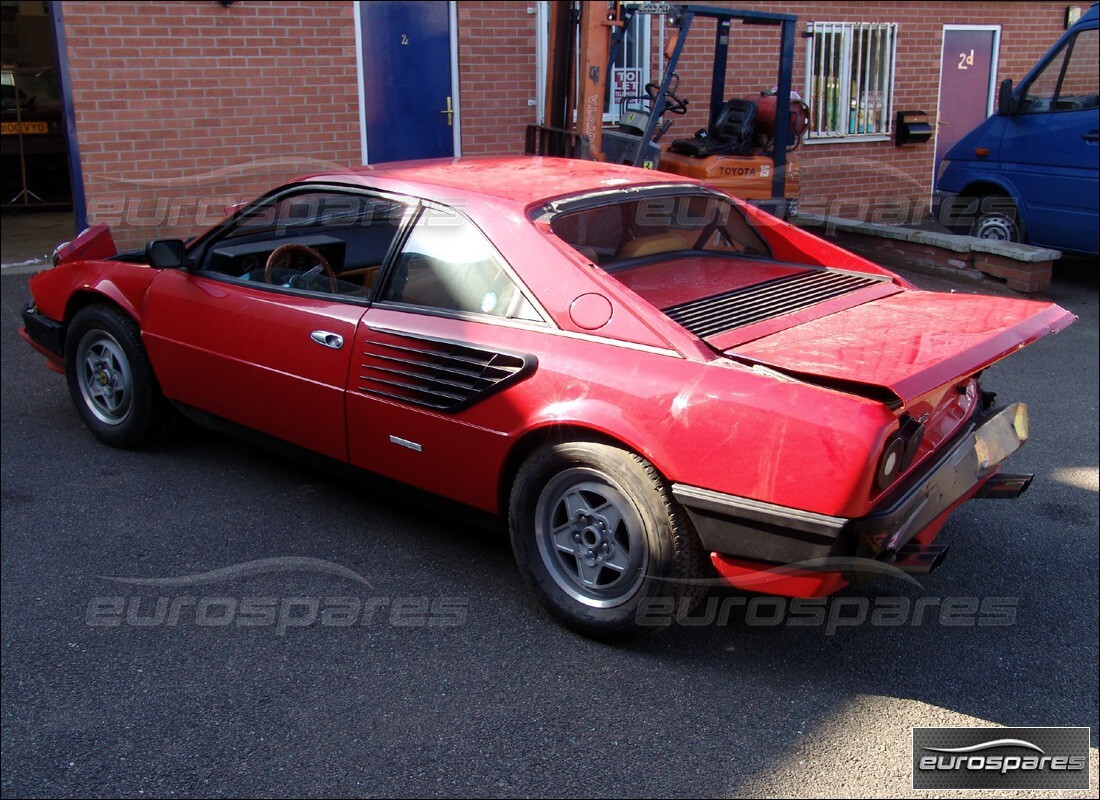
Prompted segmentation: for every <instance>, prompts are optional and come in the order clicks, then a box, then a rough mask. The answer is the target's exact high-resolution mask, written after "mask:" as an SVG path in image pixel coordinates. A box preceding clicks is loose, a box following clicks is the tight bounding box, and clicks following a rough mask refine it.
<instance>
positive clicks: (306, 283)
mask: <svg viewBox="0 0 1100 800" xmlns="http://www.w3.org/2000/svg"><path fill="white" fill-rule="evenodd" d="M407 211H408V206H407V205H406V204H404V203H401V202H398V201H395V200H393V199H390V198H385V197H379V196H374V195H368V194H363V193H359V192H339V191H324V190H318V191H305V192H296V193H292V194H288V195H284V196H282V197H279V198H278V199H275V200H272V201H268V202H266V203H261V204H259V205H257V206H255V207H254V208H252V209H248V210H246V211H245V212H244V213H242V214H241V216H240V217H239V218H238V219H237V221H236V222H235V224H234V225H233V226H232V227H231V228H230V229H229V230H228V231H225V232H224V233H223V234H222V235H221V237H220V238H219V239H218V240H217V241H215V242H213V243H212V244H211V245H210V246H209V248H208V249H207V250H206V252H205V256H204V259H203V265H202V268H203V269H204V270H206V271H209V272H215V273H219V274H222V275H226V276H228V277H231V278H236V279H239V280H243V281H249V282H254V283H259V284H266V285H270V286H276V287H279V288H283V289H298V290H303V291H310V292H320V293H324V294H340V295H344V296H348V297H358V298H365V297H367V296H369V294H370V292H371V289H372V287H373V285H374V282H375V281H376V280H377V278H378V275H379V273H380V271H381V267H382V262H383V261H384V260H385V258H386V255H387V253H389V250H390V247H391V246H392V244H393V241H394V239H395V238H396V236H397V233H398V231H399V230H400V228H401V224H402V220H403V218H404V216H405V214H406V213H407Z"/></svg>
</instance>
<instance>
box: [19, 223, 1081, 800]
mask: <svg viewBox="0 0 1100 800" xmlns="http://www.w3.org/2000/svg"><path fill="white" fill-rule="evenodd" d="M5 227H7V223H6V222H5ZM6 260H7V257H6V256H5V261H6ZM13 263H14V262H13ZM21 271H22V270H21V269H20V268H15V269H11V270H9V269H4V272H3V277H2V279H0V281H2V316H0V319H2V321H3V325H2V328H0V342H2V398H0V400H2V402H0V409H2V415H0V418H2V431H3V435H2V459H0V473H2V496H3V502H2V565H0V578H2V580H0V598H2V621H0V647H2V650H0V652H2V660H0V670H2V708H0V723H2V744H0V752H2V758H0V761H2V764H0V787H2V789H3V795H4V797H5V798H6V797H21V796H57V797H84V796H92V797H96V796H108V795H110V796H125V797H141V796H152V795H156V796H169V797H170V796H181V795H186V796H195V795H199V796H224V797H229V796H252V795H255V796H293V797H314V796H352V795H354V796H470V795H477V796H517V795H519V796H530V795H555V796H583V797H618V796H641V795H651V796H683V795H693V796H782V797H802V796H835V797H860V796H889V797H907V796H910V795H911V794H912V789H911V788H910V787H911V784H910V777H911V761H910V757H911V753H910V730H911V728H912V727H913V726H919V725H952V726H957V725H993V726H1063V725H1064V726H1088V727H1090V728H1091V730H1092V733H1091V745H1092V747H1091V769H1092V786H1093V789H1092V790H1091V791H1082V792H1078V793H1077V795H1076V796H1081V797H1095V796H1096V793H1095V787H1096V773H1097V749H1096V745H1097V727H1098V719H1097V716H1098V710H1097V708H1098V678H1097V663H1098V654H1097V636H1098V622H1097V587H1098V577H1097V546H1098V533H1097V532H1098V503H1097V501H1098V496H1097V495H1098V478H1097V475H1098V470H1097V465H1098V462H1100V458H1098V451H1097V442H1098V431H1097V420H1098V417H1100V414H1098V408H1097V406H1098V402H1097V400H1098V388H1097V386H1098V383H1097V363H1098V335H1097V334H1098V330H1100V318H1098V302H1097V301H1098V287H1097V274H1098V268H1097V265H1096V264H1095V263H1091V264H1090V263H1086V262H1079V263H1077V264H1071V265H1068V266H1060V267H1059V271H1058V274H1057V276H1056V280H1055V284H1054V286H1053V288H1052V289H1051V291H1050V292H1049V297H1050V298H1052V299H1054V300H1055V301H1057V302H1059V303H1061V304H1062V305H1064V306H1065V307H1067V308H1069V309H1070V310H1072V311H1073V312H1074V313H1076V314H1078V315H1079V317H1080V320H1079V321H1078V322H1077V323H1076V324H1074V325H1073V326H1071V327H1070V328H1069V329H1068V330H1066V331H1065V332H1063V333H1062V334H1060V335H1058V336H1053V337H1048V338H1047V339H1045V340H1043V341H1041V342H1039V343H1037V344H1035V345H1034V346H1032V347H1029V348H1028V349H1026V350H1024V351H1023V352H1021V353H1018V354H1015V355H1014V356H1012V357H1011V358H1009V359H1008V360H1007V361H1005V362H1003V363H1002V364H999V365H997V366H996V367H994V368H992V369H990V370H989V371H988V372H987V374H986V378H985V381H984V383H985V387H986V388H987V389H992V390H994V391H996V392H998V394H999V396H1000V398H1001V399H1002V400H1023V401H1026V402H1027V403H1028V404H1029V405H1030V409H1031V441H1030V442H1029V443H1028V445H1027V446H1026V447H1025V448H1024V449H1023V450H1022V451H1020V452H1019V453H1018V454H1016V455H1015V456H1014V457H1013V459H1012V461H1011V462H1010V464H1011V469H1012V470H1013V471H1019V472H1035V473H1037V478H1036V481H1035V484H1034V485H1033V486H1032V488H1031V489H1030V490H1029V491H1028V492H1027V493H1026V494H1025V495H1024V496H1023V497H1022V498H1021V499H1019V500H1017V501H1013V502H1003V501H989V500H987V501H974V502H971V503H968V504H967V505H965V506H963V507H962V508H961V509H960V510H959V511H958V512H957V513H956V514H955V515H954V516H953V517H952V518H951V520H950V521H949V523H948V525H947V526H946V528H945V530H944V533H943V534H942V540H943V541H944V542H946V543H948V544H949V545H950V546H951V553H950V555H949V557H948V559H947V561H946V562H945V564H944V565H943V567H942V568H940V569H939V570H938V571H936V572H934V573H933V574H931V575H929V576H924V577H921V578H920V579H919V585H916V584H911V583H906V582H901V581H898V580H895V579H891V578H883V579H880V580H879V581H877V582H875V583H872V584H869V585H866V586H863V587H860V588H856V589H847V590H845V591H844V592H842V593H841V594H840V595H838V596H837V597H836V598H834V599H833V600H831V601H830V602H828V603H825V604H822V605H821V606H820V609H821V611H820V617H821V619H817V617H816V616H815V615H813V614H811V615H809V616H806V615H803V614H801V613H798V612H796V610H795V609H794V608H793V607H792V606H790V605H789V604H785V603H780V602H773V601H771V600H767V599H761V598H756V597H754V596H751V595H744V594H740V593H737V592H733V591H715V592H714V593H713V594H712V595H711V597H710V598H709V603H710V605H709V606H704V609H703V611H702V612H700V614H699V615H697V616H696V617H695V618H693V619H687V620H673V624H671V625H670V626H668V628H667V629H666V630H663V631H662V632H660V633H658V634H656V635H652V636H646V637H642V638H639V639H637V640H633V641H629V642H625V643H619V644H614V645H609V644H600V643H597V642H593V641H590V640H587V639H585V638H582V637H579V636H577V635H574V634H572V633H570V632H569V631H566V630H564V629H563V628H561V627H560V626H558V625H557V624H555V623H554V622H553V621H552V620H551V619H550V618H549V617H548V616H547V614H546V613H544V612H543V611H542V610H541V608H540V607H539V606H538V605H537V604H536V602H535V601H534V600H533V599H532V597H531V595H529V594H528V592H527V591H526V590H525V589H524V587H523V586H522V584H521V582H520V579H519V576H518V573H517V570H516V568H515V565H514V563H513V561H512V557H511V553H510V551H509V548H508V544H507V541H506V539H505V538H504V537H502V536H500V535H499V534H496V533H493V532H492V531H485V530H482V529H480V528H477V527H473V526H471V525H469V524H465V523H461V522H458V521H456V520H455V519H454V518H453V517H452V516H450V515H448V514H447V513H446V512H445V511H441V510H439V509H433V508H431V507H426V505H427V504H423V503H413V504H410V503H409V502H407V501H406V500H404V499H401V498H397V497H394V496H392V495H391V494H390V493H388V492H386V491H385V490H382V489H379V488H376V487H365V486H363V485H361V484H359V483H356V482H349V481H346V480H343V479H340V478H336V477H333V476H330V475H328V474H325V473H322V472H317V471H316V470H313V469H310V468H308V467H306V466H304V465H302V464H301V463H299V462H296V461H293V460H289V459H287V458H284V457H281V456H276V455H273V454H270V453H268V452H266V451H264V450H261V449H258V448H256V447H254V446H250V445H247V444H243V443H241V442H238V441H236V440H234V439H230V438H227V437H224V436H221V435H218V434H214V433H208V432H204V431H201V430H198V429H195V428H191V427H187V428H184V429H183V430H182V431H181V432H179V433H177V435H175V436H174V437H172V438H170V439H168V440H166V441H164V442H162V443H161V444H159V445H157V446H154V447H151V448H149V449H146V450H141V451H136V452H129V451H119V450H114V449H111V448H109V447H106V446H104V445H102V444H100V443H98V442H97V441H96V440H95V439H93V437H92V436H91V434H90V433H89V432H88V431H87V430H86V429H85V428H84V427H83V426H82V425H81V423H80V422H79V420H78V418H77V415H76V413H75V411H74V410H73V408H72V406H71V404H70V402H69V398H68V395H67V392H66V389H65V383H64V379H63V378H62V377H61V376H60V375H57V374H55V373H52V372H49V371H48V370H46V369H45V367H44V362H43V359H42V358H41V357H40V356H38V355H37V354H36V353H34V352H33V351H32V350H31V349H30V348H29V347H27V346H26V345H25V344H23V342H22V341H21V340H20V338H19V336H18V333H17V328H18V326H19V324H20V323H19V307H20V305H21V303H22V301H23V300H24V298H25V296H26V293H27V275H26V274H20V272H21ZM913 277H914V280H915V281H916V282H917V283H918V284H921V285H927V286H933V287H934V288H940V289H946V290H950V289H951V288H952V287H951V286H950V284H948V283H947V282H945V281H942V280H939V279H930V278H924V277H922V276H913ZM958 288H960V289H965V290H973V287H972V286H965V287H958ZM135 581H136V582H135ZM899 609H902V611H900V612H899ZM708 612H709V613H708ZM918 612H919V613H918ZM899 614H900V616H899ZM929 794H930V793H929ZM972 794H974V795H975V796H980V793H972ZM951 796H961V793H951ZM1020 796H1028V794H1027V793H1025V792H1021V793H1020ZM1030 796H1046V795H1045V794H1044V793H1042V792H1031V793H1030ZM1061 796H1074V793H1072V792H1070V793H1062V794H1061Z"/></svg>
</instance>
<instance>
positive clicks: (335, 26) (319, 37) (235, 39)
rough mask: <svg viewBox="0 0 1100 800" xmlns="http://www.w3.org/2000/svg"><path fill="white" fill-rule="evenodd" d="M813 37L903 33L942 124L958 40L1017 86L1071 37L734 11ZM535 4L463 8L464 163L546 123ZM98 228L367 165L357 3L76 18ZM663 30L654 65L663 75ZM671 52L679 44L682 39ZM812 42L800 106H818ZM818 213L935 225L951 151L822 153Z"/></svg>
mask: <svg viewBox="0 0 1100 800" xmlns="http://www.w3.org/2000/svg"><path fill="white" fill-rule="evenodd" d="M715 4H717V5H727V6H733V7H738V8H751V9H763V10H771V11H781V12H787V13H794V14H796V15H797V16H798V18H799V28H800V29H804V25H805V23H806V22H809V21H815V20H816V21H823V22H824V21H829V22H858V21H868V22H896V23H898V25H899V30H898V48H897V79H896V83H895V87H896V90H897V98H896V101H895V109H902V108H906V109H909V108H912V109H922V110H925V111H927V112H928V113H929V115H930V117H931V121H932V122H933V124H934V123H935V121H936V112H937V109H936V101H937V95H938V90H939V70H940V67H939V65H940V47H941V43H942V38H943V25H945V24H967V23H969V24H1000V25H1002V36H1001V46H1000V62H999V70H998V71H999V75H998V78H1001V77H1012V78H1014V79H1017V80H1018V79H1019V78H1020V77H1022V76H1023V74H1024V73H1025V72H1026V71H1027V70H1028V68H1030V67H1031V65H1032V64H1033V63H1034V62H1035V61H1036V59H1038V58H1039V56H1041V55H1042V54H1043V53H1044V52H1045V51H1046V49H1047V48H1048V47H1049V46H1050V44H1051V43H1053V42H1054V40H1055V39H1056V38H1057V37H1058V35H1059V34H1060V33H1061V32H1062V17H1063V13H1064V10H1065V5H1064V3H1062V2H1060V1H1054V2H1020V3H1007V2H997V3H984V2H903V3H892V4H878V3H865V2H782V3H779V2H762V1H759V0H756V1H754V0H744V1H740V0H739V2H736V3H731V2H726V3H723V2H717V3H715ZM534 5H535V3H534V1H533V0H521V1H520V2H514V1H511V2H488V1H482V0H462V2H460V3H459V4H458V25H459V36H458V39H459V77H460V90H461V93H460V103H461V111H462V114H461V125H462V151H463V153H464V154H465V155H483V154H514V153H519V152H521V151H522V147H523V129H524V127H525V126H526V125H527V124H528V123H530V122H533V121H534V120H535V109H534V107H532V105H531V104H530V101H531V100H533V99H534V98H535V97H536V93H537V88H536V84H535V16H534V14H533V13H528V10H529V9H532V10H533V8H534ZM62 8H63V13H64V20H65V30H66V36H67V39H68V60H69V65H70V75H71V80H72V89H73V98H74V104H75V110H76V123H77V132H78V139H79V145H80V156H81V163H82V166H83V170H84V180H85V194H86V198H87V203H88V211H89V219H90V221H92V222H95V221H108V222H110V223H112V225H113V226H115V229H116V235H117V237H118V238H119V240H120V244H122V245H123V246H133V245H137V244H140V243H141V242H143V241H144V240H146V239H147V238H150V237H151V236H170V235H178V234H183V233H191V232H194V231H195V230H196V228H201V227H203V225H205V224H210V223H212V222H214V221H215V220H216V219H217V218H218V217H219V216H220V214H221V212H222V210H223V209H224V206H225V205H226V204H228V203H230V202H236V201H239V200H243V199H247V198H250V197H252V196H254V195H256V194H257V193H258V192H260V191H262V190H263V189H265V188H268V187H271V186H272V185H275V184H277V183H279V182H281V181H283V180H285V179H286V178H288V177H290V176H292V175H295V174H299V173H302V172H306V171H310V170H311V169H314V168H315V167H316V166H319V165H320V166H324V165H334V164H335V165H343V164H351V163H358V162H359V160H360V151H359V121H358V120H359V108H358V98H357V77H356V55H355V20H354V11H353V8H354V7H353V5H352V3H351V2H348V1H347V0H343V1H342V2H311V1H310V0H300V1H299V2H295V1H294V0H285V2H262V1H261V0H240V1H239V2H235V3H233V4H232V5H230V7H229V8H223V7H222V6H221V5H220V4H219V3H216V2H214V1H213V0H179V2H171V3H169V2H144V3H133V2H71V1H66V2H64V3H63V6H62ZM707 25H710V23H704V24H702V25H701V26H700V30H699V31H698V35H696V36H693V37H692V39H691V40H689V44H688V48H687V51H686V53H685V56H684V58H683V60H682V61H681V67H680V70H679V72H680V76H681V85H680V89H681V94H682V95H683V96H686V97H689V98H690V99H692V100H693V101H694V104H693V111H692V113H691V114H689V115H688V116H686V117H676V118H674V121H675V127H674V128H673V130H672V131H671V132H670V134H669V136H668V139H669V140H671V139H672V138H675V137H677V136H690V135H691V133H693V132H694V131H695V130H696V129H697V128H699V127H702V126H703V124H704V123H705V114H706V105H707V100H708V97H709V85H710V61H709V58H710V49H711V46H712V35H711V30H712V26H711V28H707ZM656 30H657V25H656V24H654V43H653V53H654V57H655V60H656V54H657V50H658V48H657V42H656V38H657V36H656ZM669 36H670V35H669ZM778 47H779V40H778V33H777V31H776V30H775V29H772V28H764V27H744V26H741V25H739V24H735V25H734V31H733V39H732V46H731V50H730V63H729V71H728V79H727V94H728V95H729V96H737V95H742V96H744V95H751V94H753V93H755V92H758V91H759V90H761V89H764V88H771V86H772V85H774V82H775V78H774V75H775V63H776V58H777V53H778ZM804 75H805V40H804V39H802V38H799V39H797V40H796V43H795V67H794V88H795V89H796V90H797V91H799V92H803V93H804V89H805V87H804V85H803V83H804ZM798 155H799V157H800V158H801V159H802V162H803V173H802V174H803V179H802V187H803V189H802V204H803V207H804V208H805V209H807V210H810V211H817V212H818V213H830V214H834V215H838V216H851V217H861V218H869V219H873V220H874V221H881V222H887V223H898V222H903V221H905V219H904V218H915V217H918V216H919V215H920V213H921V212H923V210H924V209H925V208H926V206H927V203H928V199H929V194H930V191H931V183H932V170H933V157H934V144H933V143H932V142H928V143H927V144H923V145H916V146H911V147H906V148H895V147H894V146H893V143H892V142H877V143H859V144H849V143H836V144H823V145H813V146H809V145H805V146H803V147H801V148H799V150H798Z"/></svg>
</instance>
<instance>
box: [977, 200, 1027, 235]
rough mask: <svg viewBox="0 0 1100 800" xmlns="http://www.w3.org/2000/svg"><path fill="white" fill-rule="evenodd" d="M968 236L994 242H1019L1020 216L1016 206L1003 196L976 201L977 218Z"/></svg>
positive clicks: (1020, 232) (1020, 233)
mask: <svg viewBox="0 0 1100 800" xmlns="http://www.w3.org/2000/svg"><path fill="white" fill-rule="evenodd" d="M970 235H971V236H976V237H978V238H979V239H989V240H991V241H995V242H1021V241H1023V235H1022V231H1021V230H1020V214H1019V212H1018V211H1017V209H1016V204H1015V203H1013V202H1012V199H1011V198H1009V197H1007V196H1005V195H986V196H985V197H981V198H979V199H978V216H977V218H976V219H975V220H974V224H973V225H971V227H970Z"/></svg>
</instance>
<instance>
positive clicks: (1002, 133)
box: [933, 4, 1100, 255]
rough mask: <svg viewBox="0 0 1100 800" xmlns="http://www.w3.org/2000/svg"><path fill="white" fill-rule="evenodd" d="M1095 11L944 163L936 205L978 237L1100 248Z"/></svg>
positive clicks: (1003, 89) (1007, 87)
mask: <svg viewBox="0 0 1100 800" xmlns="http://www.w3.org/2000/svg"><path fill="white" fill-rule="evenodd" d="M1098 19H1100V11H1098V7H1097V5H1095V4H1094V5H1093V6H1092V8H1090V9H1089V10H1088V11H1087V12H1086V13H1085V14H1084V15H1083V16H1082V17H1081V19H1080V20H1078V22H1077V23H1076V24H1075V25H1073V27H1071V28H1070V29H1069V30H1067V31H1066V32H1065V34H1063V36H1062V38H1060V39H1059V40H1058V42H1057V43H1056V44H1055V45H1054V47H1052V48H1051V49H1050V52H1048V53H1047V54H1046V55H1045V56H1043V58H1042V59H1040V61H1039V63H1038V64H1036V65H1035V67H1034V68H1033V69H1032V70H1031V72H1029V73H1028V74H1027V76H1026V77H1025V78H1024V79H1023V80H1022V81H1021V82H1020V85H1019V87H1017V88H1016V89H1013V87H1012V81H1011V80H1006V81H1004V82H1003V83H1002V84H1001V86H1000V94H999V102H998V109H997V113H996V114H994V115H993V116H992V117H989V118H988V119H987V120H985V121H984V122H982V123H981V124H980V125H978V127H976V128H975V129H974V130H972V131H971V132H970V133H968V134H967V135H966V136H964V137H963V138H962V139H960V140H959V141H958V142H957V143H956V144H955V146H954V147H952V148H951V149H950V150H948V151H947V155H946V156H945V157H944V159H943V161H942V162H940V165H939V168H938V170H937V173H936V191H935V193H934V196H933V213H934V214H935V215H936V218H937V219H939V220H940V221H941V222H942V223H943V224H945V225H947V226H948V227H949V228H952V229H953V230H954V231H956V232H957V233H963V234H970V235H971V236H978V237H981V238H983V239H997V240H1001V241H1009V242H1025V243H1027V244H1034V245H1042V246H1045V247H1053V248H1056V249H1058V250H1063V251H1066V252H1074V253H1082V254H1089V255H1096V254H1097V253H1098V251H1100V219H1098V217H1097V205H1098V198H1100V159H1098V153H1100V141H1098V140H1100V63H1098V62H1100V42H1098V40H1097V37H1098V35H1100V33H1098V30H1097V28H1098Z"/></svg>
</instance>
